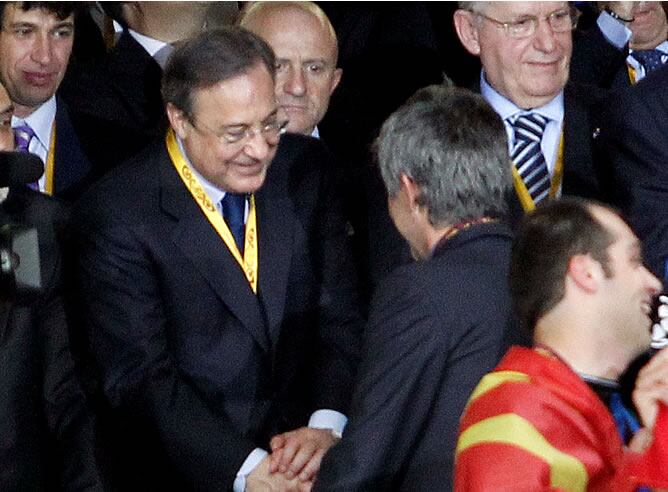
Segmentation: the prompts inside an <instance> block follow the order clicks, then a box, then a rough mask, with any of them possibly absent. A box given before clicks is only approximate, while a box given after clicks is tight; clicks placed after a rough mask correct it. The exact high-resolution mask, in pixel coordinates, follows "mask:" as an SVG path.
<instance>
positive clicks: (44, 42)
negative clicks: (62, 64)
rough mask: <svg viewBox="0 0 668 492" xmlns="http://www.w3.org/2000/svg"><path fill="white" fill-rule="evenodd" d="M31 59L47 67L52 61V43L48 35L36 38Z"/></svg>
mask: <svg viewBox="0 0 668 492" xmlns="http://www.w3.org/2000/svg"><path fill="white" fill-rule="evenodd" d="M31 58H32V59H33V61H35V62H37V63H40V64H42V65H46V64H47V63H49V61H50V60H51V41H50V40H49V38H48V35H46V34H45V35H38V36H35V40H34V41H33V45H32V51H31Z"/></svg>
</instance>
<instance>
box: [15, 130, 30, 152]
mask: <svg viewBox="0 0 668 492" xmlns="http://www.w3.org/2000/svg"><path fill="white" fill-rule="evenodd" d="M34 136H35V131H34V130H33V129H32V128H30V126H29V125H21V126H17V127H16V128H14V141H15V142H16V150H17V151H18V152H28V145H30V141H31V140H32V138H33V137H34Z"/></svg>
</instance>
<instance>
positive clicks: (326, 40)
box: [240, 2, 341, 135]
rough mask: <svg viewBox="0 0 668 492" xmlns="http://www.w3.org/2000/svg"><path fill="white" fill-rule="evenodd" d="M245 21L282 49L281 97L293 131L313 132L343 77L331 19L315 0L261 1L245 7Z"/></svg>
mask: <svg viewBox="0 0 668 492" xmlns="http://www.w3.org/2000/svg"><path fill="white" fill-rule="evenodd" d="M240 24H241V26H242V27H245V28H246V29H248V30H250V31H252V32H253V33H255V34H257V35H258V36H260V37H261V38H262V39H264V40H265V41H266V42H267V43H268V44H269V46H271V48H272V49H273V50H274V52H275V54H276V61H277V74H276V97H277V98H278V102H279V104H280V106H281V108H282V109H284V110H285V112H286V114H287V117H288V119H289V120H290V123H289V125H288V131H290V132H293V133H302V134H305V135H309V134H311V133H312V132H313V129H314V128H315V126H316V125H317V124H318V123H319V122H320V120H321V119H322V118H323V116H324V115H325V113H326V112H327V107H328V106H329V98H330V96H331V94H332V92H333V91H334V89H335V88H336V86H337V85H338V83H339V81H340V80H341V69H338V68H336V64H337V57H338V46H337V40H336V34H335V32H334V29H333V27H332V25H331V23H330V22H329V19H327V16H326V15H325V13H324V12H323V11H322V10H321V9H320V7H318V6H317V5H315V4H314V3H312V2H256V3H253V4H252V5H251V6H250V7H249V8H248V9H247V10H246V11H245V12H244V13H243V16H242V18H241V21H240Z"/></svg>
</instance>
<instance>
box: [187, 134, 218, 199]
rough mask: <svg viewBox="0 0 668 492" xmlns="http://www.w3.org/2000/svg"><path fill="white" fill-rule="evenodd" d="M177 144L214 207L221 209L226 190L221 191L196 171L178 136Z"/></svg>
mask: <svg viewBox="0 0 668 492" xmlns="http://www.w3.org/2000/svg"><path fill="white" fill-rule="evenodd" d="M176 143H177V144H178V145H179V150H181V155H183V158H184V159H185V160H186V162H187V163H188V166H189V167H190V170H191V171H192V173H193V174H194V175H195V177H196V178H197V179H198V180H199V182H200V184H201V185H202V187H203V188H204V191H206V194H207V195H209V198H211V200H212V201H213V203H214V205H215V206H216V207H219V205H220V201H221V200H222V199H223V198H225V195H226V192H225V191H224V190H221V189H220V188H218V187H217V186H216V185H214V184H213V183H211V182H209V181H208V180H207V179H206V178H205V177H204V176H202V175H201V174H200V173H198V172H197V169H195V167H194V166H193V165H192V163H191V162H190V159H189V158H188V154H186V151H185V149H184V148H183V142H182V141H181V139H180V138H179V137H178V136H176Z"/></svg>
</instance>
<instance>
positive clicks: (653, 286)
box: [643, 267, 663, 296]
mask: <svg viewBox="0 0 668 492" xmlns="http://www.w3.org/2000/svg"><path fill="white" fill-rule="evenodd" d="M643 268H644V269H645V273H646V275H647V279H646V282H647V290H648V291H649V292H650V293H651V294H652V295H653V296H656V295H659V293H660V292H661V289H662V287H663V285H662V283H661V281H660V280H659V279H658V278H656V277H655V276H654V274H653V273H652V272H650V271H649V270H647V268H645V267H643Z"/></svg>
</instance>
